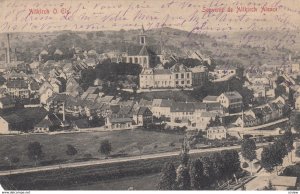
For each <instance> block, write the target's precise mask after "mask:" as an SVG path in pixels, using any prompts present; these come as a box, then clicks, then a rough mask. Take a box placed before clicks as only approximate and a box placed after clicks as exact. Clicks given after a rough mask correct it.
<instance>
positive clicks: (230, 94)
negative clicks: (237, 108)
mask: <svg viewBox="0 0 300 194" xmlns="http://www.w3.org/2000/svg"><path fill="white" fill-rule="evenodd" d="M223 94H224V96H226V97H227V98H228V99H229V100H231V99H242V98H243V97H242V96H241V95H240V93H238V92H237V91H232V92H224V93H223Z"/></svg>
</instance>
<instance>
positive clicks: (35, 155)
mask: <svg viewBox="0 0 300 194" xmlns="http://www.w3.org/2000/svg"><path fill="white" fill-rule="evenodd" d="M27 150H28V153H27V154H28V158H29V159H30V160H34V162H35V166H36V165H37V160H40V159H42V158H43V156H44V154H43V150H42V145H41V144H40V143H39V142H31V143H29V144H28V147H27Z"/></svg>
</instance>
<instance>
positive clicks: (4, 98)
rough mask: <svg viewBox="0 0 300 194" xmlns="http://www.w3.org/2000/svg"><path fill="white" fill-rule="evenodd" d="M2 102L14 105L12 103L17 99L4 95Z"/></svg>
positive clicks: (0, 99)
mask: <svg viewBox="0 0 300 194" xmlns="http://www.w3.org/2000/svg"><path fill="white" fill-rule="evenodd" d="M0 102H1V103H2V104H3V105H12V104H15V103H16V101H15V100H14V99H13V98H11V97H8V96H6V97H3V98H0Z"/></svg>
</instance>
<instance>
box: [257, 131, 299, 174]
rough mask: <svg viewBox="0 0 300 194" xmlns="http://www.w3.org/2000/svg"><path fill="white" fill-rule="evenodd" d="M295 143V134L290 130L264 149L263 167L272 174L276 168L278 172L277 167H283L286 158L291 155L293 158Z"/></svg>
mask: <svg viewBox="0 0 300 194" xmlns="http://www.w3.org/2000/svg"><path fill="white" fill-rule="evenodd" d="M293 143H294V140H293V134H292V132H291V131H290V130H288V131H286V132H285V133H284V135H283V136H282V137H281V138H279V139H277V140H276V141H275V142H274V143H273V144H270V145H269V146H267V147H265V148H264V149H263V151H262V153H261V166H262V167H263V168H264V169H266V170H267V171H268V172H272V171H273V170H274V168H276V170H277V166H280V165H282V163H283V158H284V157H285V156H287V155H288V154H289V153H290V156H292V154H291V151H292V150H293V149H294V147H293ZM291 160H292V157H291Z"/></svg>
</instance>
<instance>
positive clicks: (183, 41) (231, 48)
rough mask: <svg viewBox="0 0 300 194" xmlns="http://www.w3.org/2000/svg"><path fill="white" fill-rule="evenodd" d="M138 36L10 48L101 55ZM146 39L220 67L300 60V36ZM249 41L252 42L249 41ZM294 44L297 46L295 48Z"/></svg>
mask: <svg viewBox="0 0 300 194" xmlns="http://www.w3.org/2000/svg"><path fill="white" fill-rule="evenodd" d="M139 33H140V31H139V30H127V31H126V30H120V31H97V32H74V31H60V32H49V33H13V34H12V35H11V45H12V48H17V50H18V51H19V52H20V53H22V52H27V53H31V54H34V55H38V53H39V52H40V51H41V50H42V49H43V48H47V47H49V46H53V47H56V48H59V49H61V50H62V51H66V50H68V49H69V48H72V47H73V46H75V47H78V46H79V47H81V48H83V49H85V50H90V49H94V50H96V51H97V52H98V53H103V52H109V51H126V48H128V47H130V46H133V45H136V44H138V35H139ZM294 34H295V33H294ZM146 35H147V43H148V44H149V45H159V46H160V47H162V48H163V49H164V50H165V51H167V52H169V53H172V54H176V55H178V56H181V57H185V56H186V53H187V52H188V51H190V50H192V51H198V52H200V53H202V54H204V55H208V56H210V57H211V58H213V59H214V60H215V61H217V62H218V63H220V64H222V63H228V64H237V65H242V66H248V65H253V64H255V65H257V64H264V63H268V64H283V63H285V62H286V60H287V56H288V54H289V53H292V54H293V56H294V58H300V56H297V53H296V52H295V50H297V49H299V48H300V43H298V42H297V40H298V37H299V36H298V35H299V32H298V33H296V35H295V37H293V36H292V37H290V36H289V37H288V38H290V39H289V41H290V42H286V44H284V43H282V45H279V46H278V47H276V43H278V41H279V40H282V38H284V37H286V36H284V32H282V33H280V32H276V33H275V32H272V31H270V32H230V33H227V34H226V35H224V34H222V33H208V34H193V33H192V34H190V33H189V32H187V31H182V30H177V29H172V28H160V29H151V30H148V31H146ZM271 35H272V36H271ZM255 37H258V38H255ZM268 37H269V38H268ZM245 38H246V40H245ZM247 38H248V39H250V40H251V41H247ZM263 40H265V41H263ZM284 40H285V39H284ZM293 41H294V42H295V43H293V44H292V42H293ZM0 42H1V46H2V48H3V47H5V34H1V36H0Z"/></svg>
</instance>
